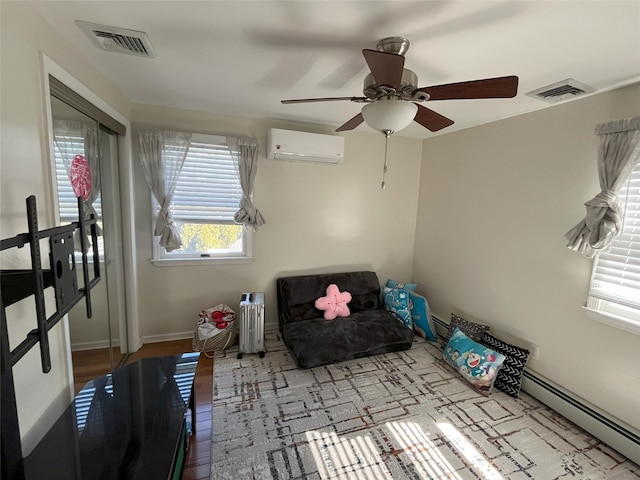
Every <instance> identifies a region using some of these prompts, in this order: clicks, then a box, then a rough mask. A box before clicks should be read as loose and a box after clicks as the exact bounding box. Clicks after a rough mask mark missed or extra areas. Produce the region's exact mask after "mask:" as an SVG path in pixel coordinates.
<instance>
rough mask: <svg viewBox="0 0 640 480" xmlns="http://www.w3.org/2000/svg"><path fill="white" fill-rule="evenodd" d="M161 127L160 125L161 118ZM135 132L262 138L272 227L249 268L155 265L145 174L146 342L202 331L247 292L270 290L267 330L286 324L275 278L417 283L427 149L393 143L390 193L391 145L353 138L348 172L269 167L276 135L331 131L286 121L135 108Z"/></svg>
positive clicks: (141, 263)
mask: <svg viewBox="0 0 640 480" xmlns="http://www.w3.org/2000/svg"><path fill="white" fill-rule="evenodd" d="M159 119H160V120H159ZM132 121H133V125H134V127H143V126H144V127H149V126H156V127H161V128H171V129H175V130H185V131H193V132H199V133H213V134H225V133H231V134H233V133H235V134H242V135H255V137H256V138H257V139H258V142H259V144H260V157H259V159H258V173H257V177H256V182H255V189H254V203H255V205H256V206H257V207H258V208H259V209H260V211H261V212H262V214H263V215H264V217H265V219H266V221H267V223H266V225H264V226H262V227H260V228H259V230H258V231H257V233H256V234H255V235H254V257H255V259H254V261H253V262H252V263H250V264H246V265H207V266H193V267H192V266H189V267H185V266H179V267H155V266H153V265H152V264H151V263H150V261H149V260H150V259H151V248H152V243H151V241H152V240H151V231H152V228H151V213H150V212H151V201H150V194H149V190H148V187H147V186H146V183H145V180H144V175H143V173H142V169H141V167H140V166H139V165H137V166H136V171H135V176H136V192H137V197H136V205H137V207H136V225H137V231H136V237H137V238H138V245H137V252H138V292H139V294H140V297H139V299H140V324H141V334H142V336H143V338H144V337H147V339H149V337H153V336H157V335H163V334H170V333H172V332H180V331H184V332H189V331H193V328H194V326H195V321H196V320H197V314H198V312H199V311H200V310H201V309H202V308H204V307H208V306H214V305H216V304H218V303H227V304H228V305H230V306H232V308H233V307H234V306H235V307H237V305H238V303H239V301H240V294H241V293H242V292H245V291H264V292H266V314H267V323H275V322H277V307H276V296H275V279H276V278H277V277H279V276H283V275H289V274H298V273H300V274H303V273H314V272H331V271H348V270H354V269H368V270H369V269H370V270H373V271H375V272H377V274H378V276H379V277H380V281H381V282H384V281H385V280H386V278H387V277H388V276H393V277H395V278H404V279H407V278H409V277H410V276H411V262H412V257H413V240H414V232H415V218H416V211H417V200H418V181H419V176H420V158H421V146H422V142H421V141H419V140H412V139H403V138H399V137H398V138H393V137H392V138H391V140H390V143H389V173H388V174H387V188H386V189H385V190H384V191H383V190H381V189H380V181H381V174H382V165H383V161H384V137H383V136H382V135H380V134H375V133H373V132H372V133H360V132H351V133H348V134H347V135H345V137H346V141H345V160H344V162H343V163H341V164H340V165H338V166H330V165H314V164H303V163H293V162H281V161H272V160H266V159H265V158H264V155H265V150H266V138H267V129H268V128H270V127H276V128H289V129H294V130H305V129H306V130H307V131H313V132H315V133H331V131H330V130H327V129H326V127H324V129H323V127H317V126H316V127H315V128H314V126H311V125H300V124H298V125H296V124H286V123H281V122H280V123H276V122H271V121H268V120H259V119H248V118H239V117H230V116H222V115H214V114H206V113H199V112H190V111H180V110H172V109H164V108H157V107H149V106H141V105H134V108H133V118H132Z"/></svg>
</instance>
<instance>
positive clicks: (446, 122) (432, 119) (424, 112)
mask: <svg viewBox="0 0 640 480" xmlns="http://www.w3.org/2000/svg"><path fill="white" fill-rule="evenodd" d="M416 105H417V106H418V111H417V112H416V116H415V117H414V120H415V121H416V122H418V123H419V124H420V125H422V126H423V127H424V128H426V129H427V130H430V131H432V132H437V131H438V130H442V129H443V128H445V127H448V126H450V125H453V120H451V119H450V118H447V117H444V116H442V115H440V114H439V113H436V112H434V111H433V110H431V109H429V108H427V107H423V106H422V105H419V104H417V103H416Z"/></svg>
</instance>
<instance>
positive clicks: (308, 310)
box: [276, 272, 381, 332]
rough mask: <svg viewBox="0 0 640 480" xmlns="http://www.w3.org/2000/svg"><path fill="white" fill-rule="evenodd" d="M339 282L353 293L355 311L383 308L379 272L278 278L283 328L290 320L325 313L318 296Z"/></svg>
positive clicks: (343, 287) (313, 316) (341, 288)
mask: <svg viewBox="0 0 640 480" xmlns="http://www.w3.org/2000/svg"><path fill="white" fill-rule="evenodd" d="M332 283H335V284H336V285H337V286H338V288H339V289H340V291H345V290H346V291H347V292H350V293H351V301H350V302H349V310H350V311H351V313H355V312H359V311H362V310H371V309H377V308H381V301H380V282H379V281H378V276H377V275H376V274H375V272H348V273H327V274H318V275H299V276H295V277H282V278H278V280H277V282H276V284H277V295H278V319H279V323H280V331H281V332H282V326H283V325H284V324H287V323H290V322H298V321H303V320H310V319H313V318H318V317H320V316H321V315H322V313H321V312H320V310H318V309H317V308H316V307H315V301H316V299H317V298H318V297H320V296H322V295H324V293H325V291H326V289H327V287H328V286H329V285H331V284H332Z"/></svg>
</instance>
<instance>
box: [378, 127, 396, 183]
mask: <svg viewBox="0 0 640 480" xmlns="http://www.w3.org/2000/svg"><path fill="white" fill-rule="evenodd" d="M392 133H393V130H386V131H385V132H384V136H385V139H384V166H383V167H382V184H380V189H382V190H384V189H385V187H386V186H387V184H386V183H385V181H384V179H385V176H386V175H387V152H388V151H389V137H390V136H391V134H392Z"/></svg>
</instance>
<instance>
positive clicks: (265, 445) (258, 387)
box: [211, 331, 640, 480]
mask: <svg viewBox="0 0 640 480" xmlns="http://www.w3.org/2000/svg"><path fill="white" fill-rule="evenodd" d="M266 348H267V354H266V356H265V357H264V358H259V356H258V355H245V356H244V357H243V358H242V359H240V360H238V359H236V353H237V349H236V348H235V347H234V348H232V349H229V350H228V351H227V352H226V354H223V355H220V356H216V359H215V366H214V379H213V382H214V385H213V403H212V435H211V438H212V447H211V479H212V480H227V479H228V480H337V479H340V480H343V479H344V480H351V479H360V478H362V479H367V480H370V479H371V480H390V479H393V480H409V479H411V480H418V479H424V480H431V479H434V480H445V479H447V480H467V479H482V480H521V479H522V480H525V479H536V480H542V479H544V480H556V479H558V480H560V479H562V480H564V479H567V478H571V480H587V479H588V480H640V467H638V466H637V465H636V464H634V463H633V462H630V461H629V460H627V459H626V458H624V457H623V456H622V455H620V454H618V453H617V452H615V451H614V450H612V449H611V448H609V447H608V446H607V445H605V444H603V443H602V442H600V441H599V440H597V439H596V438H594V437H592V436H591V435H589V434H588V433H586V432H584V431H583V430H582V429H580V428H579V427H577V426H576V425H575V424H573V423H571V422H570V421H569V420H567V419H565V418H564V417H562V416H561V415H559V414H558V413H556V412H554V411H553V410H551V409H549V408H548V407H546V406H545V405H543V404H541V403H540V402H538V401H537V400H535V399H534V398H532V397H530V396H529V395H527V394H526V393H523V394H522V396H521V398H520V399H515V398H512V397H510V396H508V395H506V394H504V393H502V392H500V391H494V392H493V393H492V394H491V395H490V396H489V397H484V396H482V395H480V394H478V393H476V392H475V391H474V390H473V389H471V388H470V387H469V385H468V384H467V383H466V382H465V381H464V380H463V379H462V378H461V377H460V376H459V375H458V373H457V372H455V371H454V370H453V369H452V368H451V367H449V365H447V364H446V363H445V362H444V361H443V360H442V357H441V351H440V350H439V349H438V348H437V347H436V346H435V345H432V344H430V343H428V342H425V341H424V340H422V339H418V340H417V341H416V342H415V343H414V344H413V346H412V348H411V349H410V350H407V351H403V352H394V353H388V354H384V355H376V356H373V357H367V358H361V359H357V360H352V361H348V362H342V363H338V364H333V365H326V366H322V367H316V368H312V369H300V368H298V367H297V366H296V365H295V363H294V362H293V360H292V358H291V356H290V355H289V352H288V350H287V348H286V346H285V345H284V344H283V342H282V341H281V340H280V337H279V335H278V332H277V331H267V335H266Z"/></svg>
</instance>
